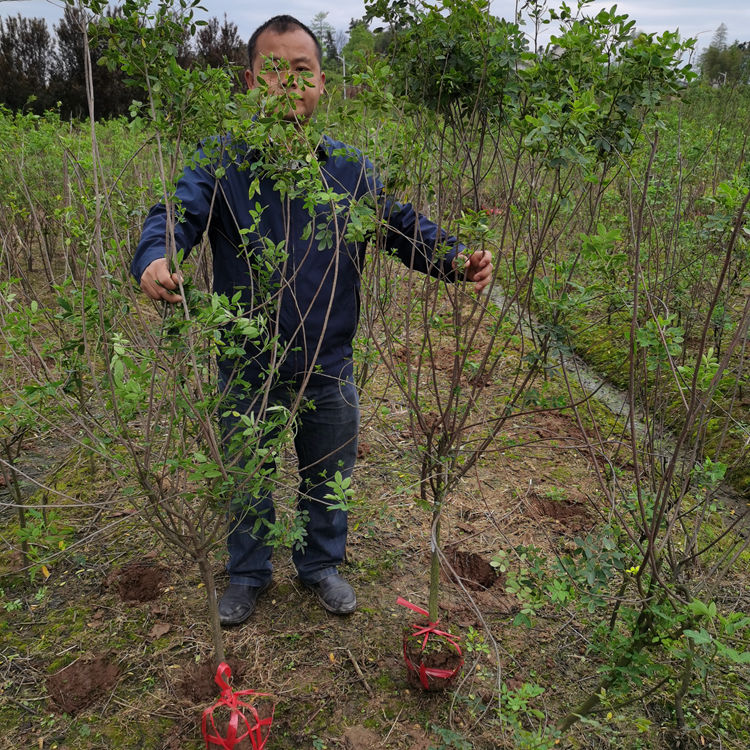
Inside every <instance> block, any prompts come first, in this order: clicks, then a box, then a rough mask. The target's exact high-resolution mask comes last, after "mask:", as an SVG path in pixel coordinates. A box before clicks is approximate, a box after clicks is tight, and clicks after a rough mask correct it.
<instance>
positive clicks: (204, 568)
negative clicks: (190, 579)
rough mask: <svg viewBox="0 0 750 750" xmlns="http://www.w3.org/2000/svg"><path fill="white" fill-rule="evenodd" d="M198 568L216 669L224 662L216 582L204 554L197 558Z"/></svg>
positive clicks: (222, 635)
mask: <svg viewBox="0 0 750 750" xmlns="http://www.w3.org/2000/svg"><path fill="white" fill-rule="evenodd" d="M198 567H199V568H200V571H201V578H202V579H203V585H204V586H205V587H206V597H207V598H208V619H209V623H210V625H211V640H212V641H213V646H214V667H218V666H219V664H221V662H223V661H225V657H224V634H223V633H222V630H221V623H220V622H219V602H218V600H217V598H216V582H215V581H214V572H213V570H211V563H210V561H209V559H208V556H207V555H206V553H205V552H202V553H201V554H200V555H199V556H198Z"/></svg>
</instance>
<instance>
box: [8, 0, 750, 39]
mask: <svg viewBox="0 0 750 750" xmlns="http://www.w3.org/2000/svg"><path fill="white" fill-rule="evenodd" d="M328 3H329V0H287V1H286V2H284V3H280V4H275V3H274V4H273V5H272V6H268V5H266V4H265V3H255V2H252V0H242V1H241V2H231V0H203V2H202V3H201V4H202V5H203V6H204V7H205V8H206V17H211V16H218V17H219V18H221V17H222V16H223V15H224V13H226V14H227V17H228V18H229V19H230V20H231V21H234V22H235V23H236V24H237V26H238V27H239V31H240V34H241V35H242V36H243V37H245V38H247V37H249V36H250V34H251V33H252V31H253V29H254V28H255V27H256V26H259V25H260V24H261V23H263V21H265V20H266V19H267V18H268V14H269V13H289V14H291V15H293V16H295V17H296V18H298V19H299V20H300V21H302V22H303V23H309V22H310V21H311V20H312V18H313V16H314V15H315V14H316V13H319V12H320V11H328V18H327V19H326V20H328V22H329V23H331V25H332V26H334V27H335V28H336V29H344V30H345V29H347V28H348V26H349V19H350V18H358V17H361V16H362V15H363V14H364V2H363V0H350V1H349V2H347V3H345V4H343V3H340V2H337V3H330V4H328ZM574 3H575V0H569V4H570V5H573V4H574ZM550 4H553V3H550ZM613 4H614V3H613V2H612V0H610V2H597V3H595V4H594V5H593V6H591V7H594V8H599V7H607V8H609V7H611V6H612V5H613ZM617 7H618V9H619V10H620V11H621V12H623V13H627V14H628V15H629V16H630V17H631V18H633V19H635V21H636V24H637V28H638V29H640V30H641V31H646V32H652V31H655V32H661V31H665V30H670V31H674V30H679V31H680V33H681V34H682V36H683V37H688V36H690V37H696V36H697V38H698V44H697V49H698V51H700V50H701V49H703V48H704V47H707V46H708V45H709V44H710V42H711V37H712V36H713V34H714V32H715V31H716V28H717V27H718V26H719V24H721V23H724V24H726V26H727V40H728V41H729V42H730V43H731V42H733V41H735V40H739V41H750V0H713V1H712V2H711V1H709V2H706V0H627V1H625V2H619V3H617ZM514 9H515V3H514V2H512V0H492V12H493V13H494V14H495V15H497V16H502V17H505V18H512V17H513V13H514ZM17 13H20V14H21V15H22V16H26V17H28V18H40V17H41V18H45V19H46V20H47V23H48V24H49V26H50V28H51V27H52V25H53V24H54V23H56V22H57V21H58V20H59V18H60V17H61V16H62V3H60V2H51V1H49V0H0V16H9V15H16V14H17Z"/></svg>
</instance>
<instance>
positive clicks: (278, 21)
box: [247, 16, 323, 69]
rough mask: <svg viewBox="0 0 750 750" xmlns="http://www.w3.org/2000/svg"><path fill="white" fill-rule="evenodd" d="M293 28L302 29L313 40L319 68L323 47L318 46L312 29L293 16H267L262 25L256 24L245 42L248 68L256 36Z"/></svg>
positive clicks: (282, 31)
mask: <svg viewBox="0 0 750 750" xmlns="http://www.w3.org/2000/svg"><path fill="white" fill-rule="evenodd" d="M294 29H302V31H304V32H305V33H306V34H308V36H309V37H310V39H312V40H313V41H314V42H315V49H316V50H317V52H318V63H319V64H320V66H321V68H322V67H323V48H322V47H321V46H320V42H319V41H318V37H316V36H315V34H313V33H312V31H311V30H310V29H309V28H308V27H307V26H305V24H304V23H302V21H298V20H297V19H296V18H295V17H294V16H274V17H273V18H269V19H268V20H267V21H266V22H265V23H264V24H263V25H262V26H258V28H257V29H255V31H253V35H252V36H251V37H250V41H249V42H248V43H247V57H248V60H249V61H250V69H252V67H253V60H254V59H255V55H256V54H257V46H258V37H259V36H260V35H261V34H262V33H263V32H264V31H269V30H270V31H275V32H276V33H277V34H284V33H286V32H287V31H294Z"/></svg>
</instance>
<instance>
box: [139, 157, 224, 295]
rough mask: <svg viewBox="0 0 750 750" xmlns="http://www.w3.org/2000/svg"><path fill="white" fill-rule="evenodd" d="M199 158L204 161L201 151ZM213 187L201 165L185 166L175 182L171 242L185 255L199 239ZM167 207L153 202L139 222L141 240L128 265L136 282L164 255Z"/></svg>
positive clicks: (207, 221)
mask: <svg viewBox="0 0 750 750" xmlns="http://www.w3.org/2000/svg"><path fill="white" fill-rule="evenodd" d="M198 156H199V159H201V158H202V160H203V161H204V162H205V154H204V153H203V151H202V150H201V151H200V152H199V154H198ZM215 190H216V177H215V176H214V175H212V174H211V173H210V172H209V171H208V170H207V169H205V168H204V167H202V166H191V167H186V168H185V170H184V172H183V173H182V176H181V177H180V179H179V180H178V182H177V187H176V190H175V195H174V214H175V221H174V235H175V245H176V247H177V249H178V250H184V252H185V254H186V255H187V253H189V252H190V250H191V249H192V248H193V247H194V246H195V245H197V244H198V242H200V238H201V236H202V235H203V233H204V232H205V231H206V229H207V227H208V223H209V220H210V211H211V204H212V200H213V197H214V192H215ZM166 248H167V208H166V206H165V205H164V204H163V203H158V204H157V205H155V206H154V207H153V208H152V209H151V210H150V211H149V213H148V216H147V217H146V221H145V222H144V224H143V231H142V233H141V239H140V242H139V243H138V247H137V248H136V251H135V255H134V256H133V260H132V262H131V264H130V272H131V273H132V274H133V276H134V277H135V280H136V281H137V282H139V283H140V280H141V276H142V275H143V272H144V271H145V270H146V268H147V267H148V265H149V264H150V263H151V262H152V261H154V260H157V259H158V258H164V257H165V256H166Z"/></svg>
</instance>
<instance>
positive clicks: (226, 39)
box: [195, 13, 247, 69]
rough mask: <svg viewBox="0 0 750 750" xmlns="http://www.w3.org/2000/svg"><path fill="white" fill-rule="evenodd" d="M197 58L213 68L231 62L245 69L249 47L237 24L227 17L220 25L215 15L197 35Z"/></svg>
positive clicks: (225, 15)
mask: <svg viewBox="0 0 750 750" xmlns="http://www.w3.org/2000/svg"><path fill="white" fill-rule="evenodd" d="M195 56H196V60H197V61H199V62H201V63H203V64H204V65H210V66H211V67H213V68H220V67H222V66H223V65H225V64H226V63H227V62H229V63H230V64H231V65H237V66H240V67H242V68H243V69H244V68H245V67H247V47H246V45H245V42H244V41H243V39H242V37H241V36H240V33H239V29H238V28H237V24H236V23H234V21H229V20H228V19H227V14H226V13H225V14H224V21H223V23H222V24H221V25H219V19H218V18H216V17H215V16H214V17H213V18H212V19H211V20H210V21H208V23H207V24H206V25H205V26H201V27H200V29H199V30H198V33H197V34H196V35H195Z"/></svg>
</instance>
